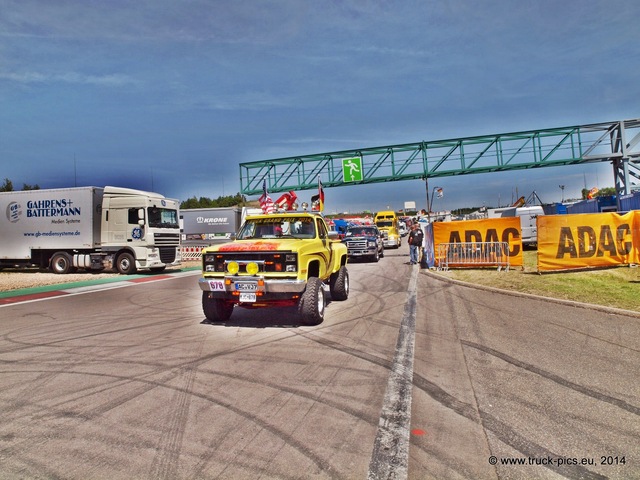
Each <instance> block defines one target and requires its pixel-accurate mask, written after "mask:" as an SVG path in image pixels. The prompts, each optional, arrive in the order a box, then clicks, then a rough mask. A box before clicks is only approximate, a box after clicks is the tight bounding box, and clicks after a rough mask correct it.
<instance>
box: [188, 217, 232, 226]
mask: <svg viewBox="0 0 640 480" xmlns="http://www.w3.org/2000/svg"><path fill="white" fill-rule="evenodd" d="M196 223H205V224H208V225H211V224H228V223H229V219H228V218H227V217H198V218H196Z"/></svg>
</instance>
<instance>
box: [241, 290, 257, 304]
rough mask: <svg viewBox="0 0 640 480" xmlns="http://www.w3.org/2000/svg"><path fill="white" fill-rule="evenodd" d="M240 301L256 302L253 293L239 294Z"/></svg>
mask: <svg viewBox="0 0 640 480" xmlns="http://www.w3.org/2000/svg"><path fill="white" fill-rule="evenodd" d="M240 301H241V302H246V303H249V302H255V301H256V294H255V293H245V292H243V293H241V294H240Z"/></svg>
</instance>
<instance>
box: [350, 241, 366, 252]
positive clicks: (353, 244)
mask: <svg viewBox="0 0 640 480" xmlns="http://www.w3.org/2000/svg"><path fill="white" fill-rule="evenodd" d="M346 244H347V248H348V249H349V250H352V249H354V250H355V249H361V248H367V239H366V238H363V239H358V240H349V241H348V242H346Z"/></svg>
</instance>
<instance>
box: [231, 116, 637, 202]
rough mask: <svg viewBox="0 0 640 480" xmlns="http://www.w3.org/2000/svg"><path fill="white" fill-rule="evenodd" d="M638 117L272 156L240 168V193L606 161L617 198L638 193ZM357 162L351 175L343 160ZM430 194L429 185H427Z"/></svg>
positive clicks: (282, 190)
mask: <svg viewBox="0 0 640 480" xmlns="http://www.w3.org/2000/svg"><path fill="white" fill-rule="evenodd" d="M639 144H640V119H635V120H622V121H617V122H605V123H595V124H590V125H579V126H573V127H562V128H550V129H545V130H533V131H528V132H515V133H501V134H497V135H483V136H478V137H467V138H456V139H449V140H436V141H428V142H419V143H408V144H403V145H389V146H386V147H373V148H362V149H357V150H342V151H338V152H329V153H320V154H315V155H301V156H297V157H286V158H276V159H271V160H262V161H256V162H248V163H241V164H240V189H241V193H242V194H243V195H257V194H261V193H262V191H263V182H266V186H267V189H268V191H269V192H270V193H271V192H285V191H290V190H309V189H314V188H318V180H320V181H321V182H322V186H323V188H325V187H337V186H344V185H362V184H369V183H381V182H395V181H400V180H415V179H423V180H426V181H428V179H430V178H438V177H449V176H455V175H467V174H472V173H486V172H505V171H512V170H525V169H530V168H540V167H553V166H562V165H578V164H584V163H592V162H611V164H612V166H613V175H614V178H615V188H616V191H617V193H618V198H619V197H620V195H623V194H628V193H631V191H632V190H637V189H640V148H639ZM354 161H355V162H356V163H357V166H358V167H360V170H359V175H358V176H356V177H354V176H350V175H349V173H348V171H347V168H346V165H347V164H346V162H351V163H352V164H353V162H354ZM427 190H428V188H427Z"/></svg>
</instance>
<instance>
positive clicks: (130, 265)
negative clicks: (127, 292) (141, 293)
mask: <svg viewBox="0 0 640 480" xmlns="http://www.w3.org/2000/svg"><path fill="white" fill-rule="evenodd" d="M116 270H118V273H120V274H122V275H130V274H132V273H135V272H136V260H135V258H133V255H131V254H130V253H129V252H124V253H121V254H120V255H118V259H117V260H116Z"/></svg>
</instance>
